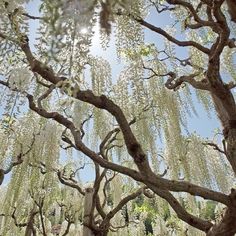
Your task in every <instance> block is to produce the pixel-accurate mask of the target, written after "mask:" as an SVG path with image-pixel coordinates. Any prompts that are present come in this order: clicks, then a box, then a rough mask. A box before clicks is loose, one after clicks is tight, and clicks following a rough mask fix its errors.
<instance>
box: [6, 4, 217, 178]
mask: <svg viewBox="0 0 236 236" xmlns="http://www.w3.org/2000/svg"><path fill="white" fill-rule="evenodd" d="M39 4H40V0H34V1H30V2H29V4H27V5H26V9H27V11H28V13H29V14H30V15H34V16H39V15H40V14H39V11H38V7H39ZM147 21H150V22H154V23H155V25H156V26H158V27H163V28H164V27H165V26H166V24H172V22H171V21H170V18H169V14H168V13H163V14H161V15H160V16H158V18H157V17H156V15H155V14H154V13H153V12H151V13H150V15H149V16H148V18H147ZM38 27H39V22H38V21H37V20H29V28H30V30H29V32H30V34H29V39H30V46H31V48H32V50H35V47H34V44H35V38H36V37H37V28H38ZM144 34H145V42H147V43H154V44H155V45H156V46H157V47H158V48H160V47H161V46H162V44H163V38H162V37H160V36H159V35H157V34H156V33H154V32H151V31H150V30H147V29H145V31H144ZM177 37H181V35H180V34H177ZM99 38H100V35H99V29H98V27H96V28H95V36H94V37H93V40H92V47H91V49H90V50H91V53H92V54H93V55H94V56H101V57H103V58H104V59H106V60H108V61H109V63H110V64H111V68H112V76H113V77H115V76H117V75H118V74H119V72H120V71H121V70H122V68H123V67H124V65H123V64H122V63H120V61H119V60H117V58H116V51H115V47H116V46H115V37H114V34H112V35H111V40H110V42H109V47H108V48H107V49H106V50H104V49H103V48H102V47H101V46H100V39H99ZM177 51H178V55H179V56H180V57H182V58H186V55H187V54H186V50H185V49H183V48H178V50H177ZM194 103H195V107H196V110H197V112H198V116H192V117H188V130H189V132H190V133H192V132H196V133H198V134H199V135H201V136H202V137H212V136H213V133H214V132H213V131H214V129H215V128H217V127H219V122H218V121H217V119H216V117H215V115H214V114H212V117H211V118H209V115H208V114H207V113H206V111H205V110H204V109H203V107H202V105H200V104H199V103H198V102H197V100H196V98H195V99H194ZM83 171H84V174H83V173H82V175H81V176H82V180H83V181H85V182H86V181H89V180H90V179H91V177H93V172H92V171H91V170H89V173H90V174H89V175H87V174H85V173H88V170H86V169H84V170H83ZM8 178H9V176H8ZM8 178H7V179H8Z"/></svg>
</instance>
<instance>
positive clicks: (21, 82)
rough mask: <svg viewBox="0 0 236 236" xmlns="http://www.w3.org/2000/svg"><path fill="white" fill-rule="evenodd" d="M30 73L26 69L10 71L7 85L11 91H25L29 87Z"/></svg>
mask: <svg viewBox="0 0 236 236" xmlns="http://www.w3.org/2000/svg"><path fill="white" fill-rule="evenodd" d="M30 78H31V72H30V71H29V70H28V69H27V68H16V69H13V70H12V71H11V74H10V77H9V85H10V87H11V88H12V89H18V90H20V91H26V90H27V89H28V87H29V85H30Z"/></svg>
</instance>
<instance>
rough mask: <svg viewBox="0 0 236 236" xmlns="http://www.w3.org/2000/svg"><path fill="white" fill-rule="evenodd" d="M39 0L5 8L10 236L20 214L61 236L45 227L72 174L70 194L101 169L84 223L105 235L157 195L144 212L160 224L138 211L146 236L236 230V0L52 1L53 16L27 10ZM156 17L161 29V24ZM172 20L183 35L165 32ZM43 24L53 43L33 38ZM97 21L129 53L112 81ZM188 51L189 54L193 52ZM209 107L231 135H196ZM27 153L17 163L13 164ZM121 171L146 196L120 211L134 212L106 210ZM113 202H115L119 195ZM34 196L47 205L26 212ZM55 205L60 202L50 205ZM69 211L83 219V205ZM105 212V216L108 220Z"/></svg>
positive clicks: (105, 36)
mask: <svg viewBox="0 0 236 236" xmlns="http://www.w3.org/2000/svg"><path fill="white" fill-rule="evenodd" d="M25 2H28V1H19V2H18V3H17V2H14V1H9V2H8V1H3V0H2V1H1V6H0V11H1V29H0V38H1V56H0V58H1V75H2V80H1V81H0V84H1V85H2V94H3V95H2V96H3V98H2V103H3V104H5V105H4V106H5V107H4V116H3V117H4V118H3V120H2V125H1V134H2V137H1V139H2V142H1V154H2V155H1V162H2V164H1V165H2V167H1V172H0V173H1V178H0V179H2V178H3V177H4V174H5V173H7V171H6V170H9V171H11V170H12V176H11V181H10V183H9V184H8V189H7V191H6V194H4V195H5V200H4V201H5V203H8V207H4V209H2V211H3V213H2V214H3V218H4V219H10V218H11V219H12V220H8V221H7V220H5V221H4V223H3V225H4V228H5V229H4V230H5V234H6V233H7V230H8V232H11V227H13V225H16V226H17V225H19V224H18V223H16V222H18V221H16V220H15V219H16V214H15V213H16V212H17V211H20V212H21V213H18V214H19V215H20V218H21V220H23V219H22V218H24V217H25V218H27V219H28V221H27V222H26V223H24V224H25V225H26V226H27V225H29V222H32V219H34V217H37V216H39V218H38V219H39V220H38V222H39V223H36V224H35V226H33V228H32V227H31V231H32V234H33V232H34V231H35V230H33V229H35V228H38V230H39V232H41V233H42V235H47V234H46V231H45V229H44V219H46V218H48V220H49V221H50V217H49V213H46V212H47V211H50V210H51V209H50V207H51V206H52V203H55V202H56V201H57V200H58V199H57V197H56V196H58V192H60V191H62V189H63V187H62V186H60V185H59V184H58V179H59V180H60V182H61V183H63V184H64V185H69V186H70V188H65V192H67V191H69V192H70V191H72V192H74V191H73V188H75V189H77V190H78V189H80V191H79V192H80V193H85V192H84V187H81V186H82V185H83V183H82V182H81V181H79V180H75V179H74V178H73V174H74V173H77V171H75V169H76V168H78V169H79V170H81V169H80V168H81V166H84V163H87V162H88V160H90V161H91V163H92V164H93V165H94V168H95V173H96V176H95V182H94V185H93V188H92V190H91V191H92V193H93V201H92V207H91V208H88V209H90V212H91V214H90V219H89V220H88V219H87V218H86V217H87V215H86V214H84V216H83V217H84V220H83V224H84V226H85V227H87V228H88V230H89V231H90V232H91V234H94V235H107V234H108V233H109V230H112V223H111V219H112V218H113V217H115V216H118V217H119V216H120V215H119V213H120V211H119V210H123V211H124V212H125V214H123V215H124V217H123V221H125V223H127V222H129V220H127V218H129V217H128V216H129V214H132V213H131V209H133V208H132V206H133V207H135V206H136V205H137V206H139V205H138V204H137V201H138V199H140V198H142V197H140V196H143V195H141V194H142V193H144V194H145V196H148V197H151V198H150V200H149V199H148V198H147V199H146V198H145V201H144V200H143V202H142V204H141V206H139V208H137V209H139V210H140V209H141V212H145V211H146V212H147V215H148V216H144V215H145V214H143V213H142V214H141V216H140V214H139V210H137V217H140V222H142V221H144V220H145V222H146V223H145V224H146V233H152V232H153V229H152V230H147V229H148V227H149V226H150V224H151V225H153V228H155V227H156V230H157V232H156V231H155V230H154V231H155V232H154V234H155V233H156V234H161V235H164V234H167V235H168V234H171V232H174V233H176V234H178V235H188V234H189V235H201V234H206V235H207V236H212V235H229V236H230V235H234V234H235V233H236V219H235V218H236V205H235V204H236V200H235V199H236V193H235V189H234V188H233V187H234V183H235V180H234V174H235V173H236V123H235V122H236V107H235V98H234V95H233V92H232V91H233V89H234V88H235V82H234V80H235V78H236V75H235V68H234V66H235V56H234V53H235V48H236V44H235V38H234V37H235V36H236V35H235V34H236V32H235V11H234V9H235V7H236V4H235V3H234V1H227V0H226V1H225V0H213V1H209V0H196V1H194V2H193V1H190V0H165V1H162V0H155V1H152V0H137V1H129V0H120V1H114V0H106V1H96V0H94V1H92V0H90V1H70V0H67V1H49V0H45V1H43V2H42V3H41V4H40V15H39V16H33V15H31V14H30V12H26V11H25V10H24V9H23V5H24V3H25ZM149 13H150V14H151V15H153V16H155V17H156V19H157V24H156V22H150V21H149V20H148V14H149ZM163 14H164V16H165V17H166V18H165V19H167V18H168V19H169V20H167V21H169V22H170V23H169V25H171V24H172V23H173V25H172V26H168V27H167V26H166V27H165V28H161V27H158V19H160V21H161V19H163V18H161V16H162V15H163ZM29 21H36V22H39V24H40V27H39V33H38V36H39V37H38V36H37V37H36V36H33V37H29V33H28V30H29V26H28V24H29ZM96 22H98V23H99V26H100V29H101V36H102V42H101V46H103V47H106V44H107V43H108V42H109V37H111V36H112V37H113V36H114V37H115V38H116V46H117V47H116V51H117V56H118V58H119V59H120V60H121V61H122V62H125V65H123V70H122V71H121V73H120V75H119V76H118V77H115V78H113V77H114V76H113V77H112V76H111V68H110V66H111V65H109V62H107V61H106V60H105V59H104V58H99V57H95V56H93V55H92V54H91V53H90V47H91V41H92V39H93V37H94V32H93V29H94V26H95V25H96ZM85 28H86V30H85V31H83V29H85ZM144 29H145V30H149V31H152V32H153V33H154V34H155V35H156V36H161V37H162V41H157V42H152V43H147V42H145V40H144V33H143V30H144ZM112 30H114V31H115V32H114V33H112ZM85 32H86V33H85ZM180 33H181V34H182V37H181V38H183V40H182V39H179V38H180ZM32 40H33V41H35V46H32V42H31V41H32ZM179 48H181V50H179ZM183 52H184V54H185V55H186V54H187V57H186V58H183V56H181V55H182V54H183ZM193 94H195V95H196V96H195V95H193ZM195 97H197V99H196V98H195ZM196 100H198V101H196ZM26 101H27V103H26ZM198 103H200V104H202V105H203V107H204V108H205V111H206V112H208V113H210V114H211V113H212V110H214V111H215V114H216V115H217V117H218V120H219V122H220V125H221V127H220V130H222V131H219V132H217V135H216V136H217V137H220V138H218V139H217V141H215V140H213V141H211V140H205V139H203V138H202V137H200V136H199V135H197V134H195V133H193V134H189V132H184V130H186V129H187V127H188V125H187V124H186V121H187V120H188V119H187V118H186V117H187V116H191V115H192V114H195V113H197V110H198V107H199V105H197V104H198ZM28 108H29V109H28ZM203 122H204V121H203ZM86 125H87V127H85V126H86ZM221 133H222V134H221ZM219 135H221V136H219ZM219 139H222V140H221V141H222V144H221V143H220V141H219ZM32 140H34V141H33V142H32ZM159 140H162V141H163V142H162V143H160V142H159ZM65 144H66V145H67V146H65ZM63 148H64V149H65V150H66V152H67V153H68V155H69V156H71V161H70V162H71V163H70V164H69V165H70V166H71V167H70V168H69V170H70V171H72V172H70V173H69V174H68V175H65V176H64V175H63V173H64V168H62V167H61V165H65V161H64V162H63V160H62V158H60V156H63V154H64V152H65V151H62V150H63ZM75 151H76V152H78V153H79V156H78V157H76V154H75ZM19 155H20V158H17V161H15V160H14V158H13V157H19ZM64 155H65V154H64ZM74 160H76V161H74ZM68 162H69V161H68ZM75 162H76V164H73V163H75ZM9 163H10V164H9ZM11 163H12V164H11ZM15 163H17V164H15ZM91 163H90V164H91ZM9 166H10V167H9ZM13 167H14V168H13ZM42 168H43V173H44V175H45V177H42V176H44V175H43V173H42ZM163 170H164V172H163ZM9 171H8V172H9ZM107 171H111V172H112V173H113V174H114V173H115V174H116V173H119V174H118V176H120V177H119V178H120V179H121V180H120V181H119V184H118V185H117V187H115V189H116V190H119V191H127V188H126V187H127V186H132V187H133V188H135V189H136V190H135V191H136V192H135V191H134V192H133V193H132V191H131V194H130V195H129V196H134V197H133V198H132V197H131V198H127V201H125V202H123V201H122V200H121V201H120V202H117V205H116V206H119V204H120V206H121V207H119V208H117V209H116V207H115V208H113V209H116V210H115V211H112V210H110V211H109V210H108V211H107V209H105V208H103V207H102V208H100V207H101V204H100V203H99V201H95V200H96V199H98V198H99V197H100V196H101V194H99V193H98V189H99V188H100V186H99V184H98V185H96V182H99V183H100V182H101V181H102V179H103V180H104V179H107V178H108V177H107V176H106V173H107ZM78 172H79V171H78ZM71 173H72V177H71ZM61 174H62V175H61ZM121 176H122V177H121ZM68 181H69V182H68ZM1 182H2V181H1ZM26 183H27V184H26ZM105 185H106V184H105ZM105 185H103V187H104V186H105ZM126 185H127V186H126ZM140 185H141V186H140ZM78 186H79V187H78ZM96 186H97V188H96ZM103 187H101V188H103ZM45 188H46V189H48V192H47V191H46V193H47V194H45ZM35 189H38V190H39V191H42V192H44V194H43V196H42V197H40V196H41V195H40V194H41V192H40V194H34V192H35ZM128 189H129V188H128ZM75 191H76V190H75ZM105 191H108V190H107V189H105ZM129 191H130V189H129ZM147 191H152V192H147ZM108 192H109V191H108ZM135 193H137V194H135ZM109 194H110V197H111V200H110V201H111V202H112V203H113V204H114V199H112V198H114V197H115V195H116V194H115V193H114V192H112V191H110V193H109ZM133 194H134V195H133ZM59 195H60V194H59ZM65 195H66V194H65ZM82 195H83V194H82ZM104 195H105V196H106V193H105V194H104ZM29 196H31V197H30V199H32V200H33V201H29V203H27V204H26V205H27V209H26V210H25V209H21V207H20V206H21V204H22V199H28V198H29ZM63 196H64V195H63V194H62V195H60V197H62V198H63ZM79 196H80V195H79ZM36 197H39V199H37V198H36ZM64 197H65V196H64ZM135 197H136V200H135V199H134V198H135ZM137 197H138V198H137ZM44 198H47V199H48V201H46V203H45V204H46V205H45V208H43V206H44V205H42V204H44V202H45V200H44ZM79 198H80V197H78V199H79ZM153 198H155V200H152V199H153ZM202 198H204V199H205V200H203V199H202ZM65 199H66V201H69V199H70V197H68V196H67V197H65ZM131 199H132V200H134V201H133V202H134V203H133V205H132V203H131V202H130V200H131ZM62 200H63V199H62ZM135 201H136V203H135ZM152 201H154V202H152ZM205 201H206V202H205ZM212 201H213V202H214V203H215V207H214V211H216V210H217V211H218V213H217V214H218V215H219V216H220V217H219V218H218V219H215V221H212V218H214V217H213V215H212V214H211V213H206V211H208V210H209V206H210V205H209V204H210V203H212ZM204 202H205V203H204ZM33 203H34V204H33ZM105 203H109V197H108V198H107V199H106V202H105ZM123 203H124V204H123ZM126 203H127V204H128V205H126V207H125V204H126ZM160 203H161V204H160ZM167 203H168V205H166V204H167ZM80 204H81V199H80ZM135 204H136V205H135ZM204 204H205V205H204ZM59 205H61V206H62V205H63V204H61V203H60V204H59ZM152 205H153V209H155V210H154V212H152V211H151V209H152V208H150V206H152ZM104 206H105V205H104ZM148 206H149V207H148ZM66 208H67V209H72V208H73V211H74V214H75V215H76V214H77V213H76V210H77V209H76V207H75V205H73V204H72V205H71V206H69V205H67V206H66ZM223 208H224V210H222V209H223ZM15 209H17V210H15ZM40 209H41V210H40ZM42 209H44V210H42ZM145 209H146V210H145ZM147 209H148V210H147ZM207 209H208V210H207ZM12 210H13V212H14V214H13V213H12V212H11V211H12ZM23 212H24V213H25V214H23ZM40 212H41V213H40ZM111 212H113V213H114V214H113V213H111ZM82 214H83V213H82ZM97 214H99V215H100V216H99V217H100V218H99V219H100V220H96V216H97ZM61 215H63V214H61ZM72 215H73V214H72ZM75 215H74V216H71V214H70V216H71V217H72V218H73V217H74V218H73V219H72V218H71V217H68V215H67V221H68V225H70V224H71V223H72V221H73V222H74V221H76V219H77V222H81V219H80V220H79V219H78V217H77V218H76V216H75ZM209 215H210V216H211V217H210V218H209ZM26 216H27V217H26ZM31 216H32V217H33V218H32V217H31ZM51 221H53V219H51ZM51 221H50V222H51ZM36 222H37V220H36ZM40 222H41V223H40ZM69 222H70V223H69ZM147 225H149V226H147ZM117 227H118V228H119V226H117ZM130 227H131V226H130ZM133 229H135V228H134V227H133V228H132V230H133ZM12 230H14V229H12ZM128 231H129V228H128ZM128 231H126V234H128V233H129V232H128ZM20 232H21V231H19V233H20ZM68 232H69V229H68ZM68 232H67V233H68ZM123 232H125V231H123ZM143 232H144V231H143ZM130 233H131V234H132V235H134V234H133V233H132V232H130ZM123 234H124V233H123Z"/></svg>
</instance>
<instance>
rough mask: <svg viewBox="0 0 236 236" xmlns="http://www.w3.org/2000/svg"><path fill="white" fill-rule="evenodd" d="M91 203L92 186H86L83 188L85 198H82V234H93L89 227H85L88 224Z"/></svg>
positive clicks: (91, 235) (87, 235) (86, 235)
mask: <svg viewBox="0 0 236 236" xmlns="http://www.w3.org/2000/svg"><path fill="white" fill-rule="evenodd" d="M92 205H93V188H87V189H86V190H85V199H84V220H83V221H84V226H83V236H95V234H94V233H93V231H92V230H91V229H90V228H89V227H87V226H88V225H90V220H91V210H92Z"/></svg>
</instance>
